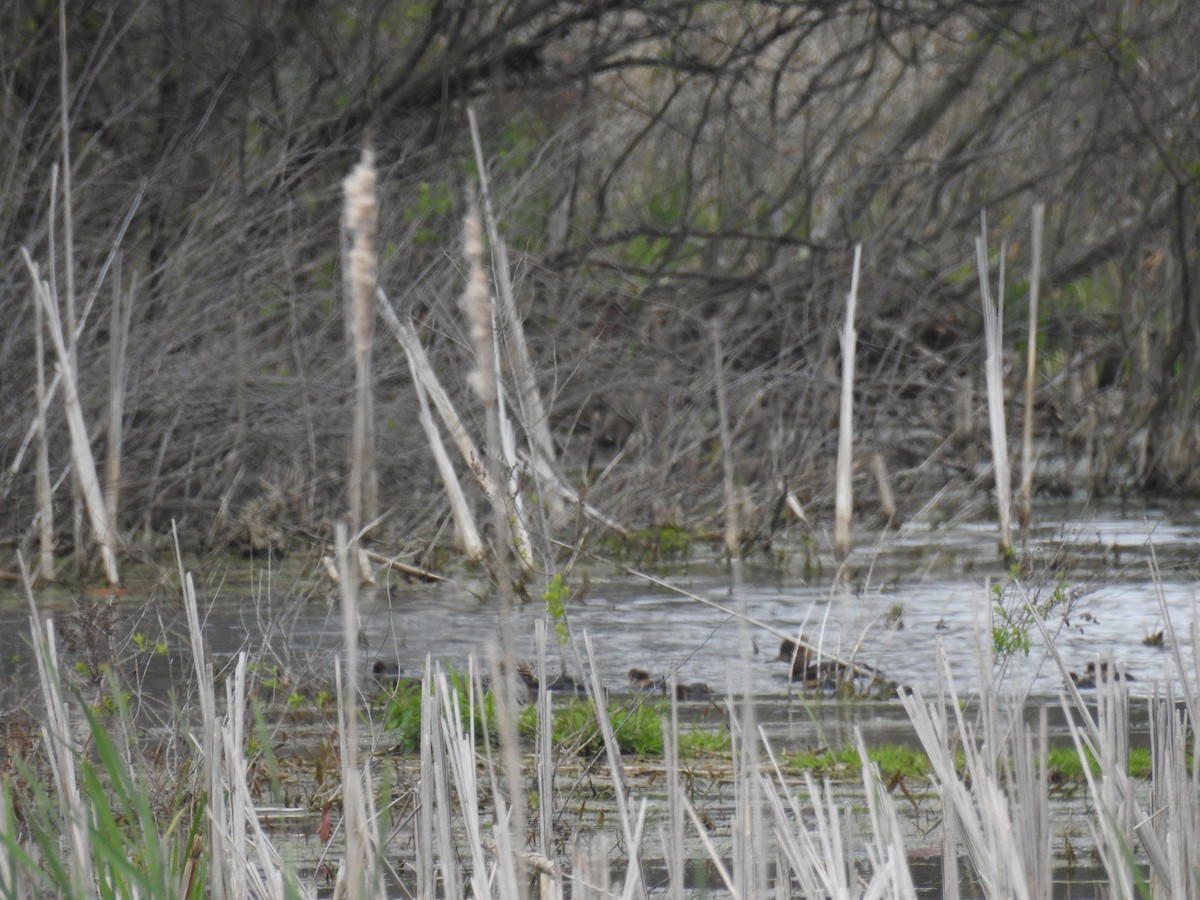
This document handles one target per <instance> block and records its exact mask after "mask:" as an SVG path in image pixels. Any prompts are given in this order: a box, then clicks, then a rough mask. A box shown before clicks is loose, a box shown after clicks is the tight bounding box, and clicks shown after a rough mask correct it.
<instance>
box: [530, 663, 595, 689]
mask: <svg viewBox="0 0 1200 900" xmlns="http://www.w3.org/2000/svg"><path fill="white" fill-rule="evenodd" d="M517 674H518V675H520V676H521V681H523V682H525V689H526V690H528V691H529V696H530V697H537V696H539V695H540V694H541V691H542V688H543V687H545V689H546V690H547V691H549V692H550V693H552V694H574V695H576V696H578V697H585V696H587V688H586V687H585V686H584V684H583V682H581V681H576V680H575V679H574V678H572V677H571V676H570V675H567V674H566V673H562V674H559V675H557V676H555V677H554V678H552V679H550V681H547V682H546V683H545V685H543V684H542V683H541V682H540V681H539V679H538V677H537V675H536V674H534V671H533V668H532V667H531V666H530V665H529V663H527V662H525V661H524V660H522V661H520V662H518V663H517Z"/></svg>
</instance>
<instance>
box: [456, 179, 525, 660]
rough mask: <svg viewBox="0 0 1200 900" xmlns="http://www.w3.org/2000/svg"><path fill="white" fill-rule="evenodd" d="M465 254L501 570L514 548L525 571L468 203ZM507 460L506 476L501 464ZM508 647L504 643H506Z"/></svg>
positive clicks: (475, 213)
mask: <svg viewBox="0 0 1200 900" xmlns="http://www.w3.org/2000/svg"><path fill="white" fill-rule="evenodd" d="M463 257H464V259H465V260H466V263H467V286H466V289H465V290H464V291H463V296H462V308H463V313H464V314H465V316H466V318H467V323H468V326H469V330H470V334H471V346H472V348H473V349H474V352H475V369H474V370H473V371H472V372H471V375H470V378H469V381H470V383H471V387H472V389H473V390H474V391H475V395H476V396H477V397H478V398H479V402H480V403H481V404H482V406H483V409H484V417H485V421H486V437H487V441H486V443H487V448H488V449H487V459H486V464H487V473H488V477H489V479H490V480H491V483H492V484H494V485H495V486H496V487H497V488H498V490H497V492H496V493H495V495H494V496H493V497H492V511H493V514H494V519H495V528H496V535H497V538H498V540H497V545H496V552H497V556H498V560H497V562H498V563H499V568H500V571H501V572H503V571H504V569H505V568H506V563H507V560H508V555H509V553H510V552H511V553H514V554H515V556H516V558H517V564H518V566H520V567H521V568H522V569H523V570H524V571H526V572H528V571H530V569H531V567H532V565H533V552H532V549H533V548H532V544H531V543H530V540H529V533H528V531H527V530H526V526H525V520H524V516H523V515H522V511H521V506H520V497H519V495H518V493H517V490H516V487H517V485H516V480H515V479H516V468H515V463H516V460H515V457H513V454H512V453H511V452H510V451H509V450H506V447H510V440H508V439H506V437H505V425H506V423H505V422H502V419H501V410H502V406H501V402H502V401H501V397H500V385H499V369H498V368H497V362H496V339H495V331H494V328H493V312H492V300H491V292H490V291H489V290H488V279H487V274H486V272H485V271H484V265H483V227H482V225H481V224H480V221H479V208H478V207H477V206H476V205H475V204H474V203H472V204H471V208H470V210H469V211H468V213H467V216H466V219H465V220H464V221H463ZM506 460H507V461H508V462H509V464H510V465H509V473H510V474H509V477H505V474H504V472H503V467H504V464H505V462H506ZM500 583H501V589H502V591H504V590H507V587H506V585H507V583H508V582H507V579H506V578H501V579H500ZM505 649H506V651H507V649H508V648H507V647H506V648H505Z"/></svg>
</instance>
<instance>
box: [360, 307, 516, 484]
mask: <svg viewBox="0 0 1200 900" xmlns="http://www.w3.org/2000/svg"><path fill="white" fill-rule="evenodd" d="M375 299H376V301H377V302H376V308H377V309H378V310H379V314H380V315H381V316H382V317H383V322H384V324H385V325H387V327H388V329H389V330H390V331H391V332H392V336H393V337H394V338H395V339H396V343H398V344H399V345H400V347H401V348H402V349H403V350H404V354H405V356H406V357H407V359H408V363H409V366H410V367H411V369H412V371H413V372H414V377H415V378H416V380H417V381H419V382H420V383H421V384H422V386H423V387H424V389H425V392H426V394H427V395H428V399H430V400H432V401H433V405H434V408H435V409H436V410H437V411H438V416H439V417H440V418H441V420H442V424H443V425H445V426H446V430H447V431H449V432H450V438H451V440H453V441H454V444H455V446H457V447H458V452H459V455H461V456H462V458H463V461H464V462H465V463H466V464H467V468H468V469H469V470H470V471H471V475H472V477H474V478H475V481H476V483H477V484H478V485H479V489H480V490H481V491H483V495H484V499H486V500H487V501H488V503H489V504H493V503H495V502H496V501H495V497H496V495H497V489H496V485H495V484H494V483H493V481H492V478H491V475H490V474H489V473H488V471H487V466H486V465H485V463H484V459H483V454H482V453H480V452H479V449H478V448H477V447H476V446H475V441H474V440H473V439H472V438H471V435H470V433H469V432H468V431H467V428H466V426H465V425H464V424H463V421H462V419H461V418H460V417H459V415H458V410H456V409H455V408H454V403H453V402H452V401H451V400H450V395H449V394H447V393H446V389H445V388H443V387H442V383H441V381H439V380H438V377H437V373H436V372H434V370H433V365H432V364H431V363H430V362H429V357H428V356H427V355H426V354H425V348H424V347H422V346H421V341H420V338H418V337H417V332H416V330H415V329H414V328H413V326H412V323H411V322H402V321H400V319H399V317H398V316H397V315H396V312H395V310H393V309H392V305H391V303H390V302H389V301H388V299H387V295H386V294H384V292H383V290H382V289H380V290H377V291H376V292H375Z"/></svg>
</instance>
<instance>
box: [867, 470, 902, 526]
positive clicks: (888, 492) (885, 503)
mask: <svg viewBox="0 0 1200 900" xmlns="http://www.w3.org/2000/svg"><path fill="white" fill-rule="evenodd" d="M871 474H872V475H874V476H875V488H876V490H878V491H879V515H880V518H882V519H883V524H884V525H887V526H888V527H889V528H890V527H892V526H895V525H897V524H898V523H897V520H896V497H895V495H894V494H893V493H892V483H891V480H890V479H889V478H888V470H887V463H886V462H885V461H884V458H883V454H882V453H872V454H871Z"/></svg>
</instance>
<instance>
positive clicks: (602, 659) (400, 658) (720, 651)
mask: <svg viewBox="0 0 1200 900" xmlns="http://www.w3.org/2000/svg"><path fill="white" fill-rule="evenodd" d="M1041 519H1042V521H1044V522H1048V523H1050V522H1052V523H1053V524H1044V525H1041V526H1038V527H1035V528H1033V529H1032V530H1031V533H1030V535H1029V537H1028V540H1027V541H1026V542H1025V544H1024V545H1023V547H1022V549H1021V558H1022V559H1023V560H1024V561H1025V564H1024V571H1023V572H1022V573H1020V578H1019V579H1018V581H1016V582H1014V581H1013V580H1012V579H1011V574H1012V568H1011V567H1010V565H1009V564H1006V563H1005V562H1004V561H1003V560H1001V559H1000V558H999V556H998V553H997V551H996V535H997V530H996V526H995V523H994V522H992V521H987V520H983V519H980V518H974V519H960V520H957V521H945V522H932V523H930V522H913V523H911V524H909V525H907V526H904V527H902V528H901V529H898V530H888V531H882V532H874V533H871V534H867V535H863V536H861V537H860V544H859V545H858V547H857V548H856V550H855V551H854V553H853V554H852V555H851V557H850V559H849V560H848V561H847V562H846V563H845V564H844V565H843V566H841V567H838V566H836V565H835V564H834V562H833V561H832V555H831V554H830V553H829V552H828V549H827V547H825V546H823V543H822V538H821V536H820V535H816V536H815V537H814V538H813V539H811V540H808V541H807V543H806V546H807V547H808V548H809V549H807V550H801V549H796V548H792V549H789V550H778V549H777V550H776V551H774V552H773V553H771V554H769V555H768V554H765V553H764V554H760V555H759V556H757V557H753V558H751V559H749V560H748V561H747V562H746V564H745V565H744V567H743V568H742V571H741V573H740V581H739V580H738V578H735V576H734V574H733V573H732V572H730V571H729V570H728V567H726V566H724V565H722V564H721V563H720V562H718V561H717V560H716V559H715V558H711V559H709V558H704V557H703V555H702V554H701V553H694V554H693V556H692V558H691V559H690V560H689V561H686V562H684V561H678V560H676V561H671V562H668V563H666V564H661V565H658V566H654V567H650V566H648V565H647V566H645V567H643V566H640V565H639V564H638V562H637V561H630V562H629V563H628V566H627V565H625V564H624V563H621V564H617V563H611V562H608V563H593V564H591V565H589V566H588V567H586V569H584V568H583V567H580V568H577V569H576V570H574V571H573V572H572V573H570V575H569V578H568V584H569V585H570V586H571V587H572V588H574V591H573V595H572V597H571V598H569V599H568V600H567V602H566V604H565V610H566V616H565V623H564V624H565V626H566V627H567V628H568V629H569V631H570V633H571V635H572V636H573V637H574V638H575V640H571V641H568V642H561V643H560V642H558V641H556V640H554V639H553V638H552V639H551V640H550V641H549V645H550V646H549V658H550V664H549V668H550V669H551V670H552V671H553V672H557V671H558V669H560V668H565V669H566V671H567V672H568V673H569V674H572V675H574V676H579V675H581V673H582V667H583V665H584V662H585V661H584V660H583V658H582V656H583V653H584V650H583V641H582V640H581V638H582V636H583V635H585V634H586V635H587V636H588V637H589V638H590V641H591V645H592V647H593V651H594V660H595V664H596V666H597V668H598V671H599V673H600V676H601V679H602V680H603V682H604V683H605V685H606V686H607V687H608V689H609V690H610V691H618V692H619V691H622V690H624V689H625V688H626V686H627V673H628V671H629V669H630V668H632V667H637V668H641V669H644V670H647V671H650V672H652V673H654V674H665V673H666V672H667V671H675V672H676V673H677V677H678V679H679V680H680V681H681V682H694V681H703V682H706V683H707V684H708V685H710V686H711V687H712V688H713V689H714V690H715V691H717V692H719V693H722V692H725V691H726V690H727V688H728V687H729V686H730V685H734V686H736V687H739V688H740V686H741V685H743V683H744V681H743V678H744V675H743V672H747V671H748V676H749V683H750V686H751V687H752V688H753V690H754V692H755V694H756V695H758V696H760V697H764V698H766V697H773V696H780V695H786V694H787V693H788V691H789V684H788V679H787V677H786V676H787V670H788V667H787V666H786V664H784V663H781V662H778V661H777V660H776V659H775V657H776V656H777V655H778V652H779V634H795V633H801V632H802V633H803V634H804V635H805V636H806V638H807V639H808V640H809V641H810V642H811V643H814V644H817V645H818V646H819V647H821V648H822V650H824V651H825V652H828V653H830V654H832V655H834V656H837V657H841V658H850V657H852V658H854V659H855V660H857V661H859V662H862V663H865V664H868V665H871V666H874V667H876V668H877V669H879V670H880V671H881V672H882V673H883V674H884V675H885V676H886V677H887V678H888V679H890V680H891V681H894V682H896V683H899V684H902V685H907V686H910V687H913V688H918V689H920V690H921V691H922V692H923V693H924V694H925V695H927V696H928V695H931V694H933V693H934V692H936V691H937V690H938V689H939V687H940V686H941V685H942V684H943V679H942V677H941V670H940V668H939V666H938V665H937V664H936V660H937V659H938V654H939V653H944V655H945V658H946V661H947V664H948V666H949V671H950V672H951V674H952V676H953V680H954V684H955V687H956V689H957V690H958V692H959V693H960V694H962V695H970V694H971V693H972V692H973V691H974V690H975V689H976V687H977V686H978V684H979V678H980V672H979V662H978V659H979V654H978V648H979V644H980V640H981V636H986V637H987V639H988V641H990V632H989V631H988V627H989V623H990V624H991V626H1002V625H1004V621H1003V614H1002V613H1001V612H998V610H1000V609H1004V610H1008V611H1009V613H1010V614H1014V615H1016V614H1019V612H1020V611H1021V608H1022V605H1023V600H1024V599H1029V600H1030V601H1031V602H1032V603H1033V604H1034V605H1035V606H1038V607H1040V608H1041V609H1042V611H1043V613H1044V616H1045V620H1044V621H1045V626H1046V628H1047V630H1048V632H1049V633H1050V635H1051V636H1052V637H1053V642H1054V646H1055V647H1056V648H1057V650H1058V652H1059V653H1060V654H1061V656H1062V658H1063V660H1064V662H1065V664H1066V665H1067V666H1068V668H1070V669H1073V670H1077V671H1080V672H1082V671H1083V669H1084V667H1085V666H1086V665H1087V663H1088V661H1089V660H1093V659H1095V658H1096V657H1097V656H1100V657H1108V656H1111V657H1112V658H1113V659H1115V660H1116V662H1117V663H1118V664H1119V665H1121V666H1122V667H1123V668H1125V669H1126V670H1127V671H1128V672H1130V673H1132V674H1134V675H1135V676H1136V677H1137V678H1138V680H1137V681H1136V682H1132V683H1131V685H1130V688H1131V690H1132V692H1133V693H1134V694H1135V695H1137V694H1147V693H1148V692H1149V691H1150V690H1151V689H1152V687H1153V684H1154V683H1155V681H1156V680H1161V679H1168V680H1172V679H1175V678H1176V672H1177V671H1178V669H1177V666H1176V665H1175V660H1174V655H1175V653H1177V652H1178V653H1182V654H1183V655H1184V658H1185V659H1187V660H1191V658H1192V656H1191V654H1192V650H1193V644H1192V625H1193V623H1194V622H1195V621H1196V618H1197V616H1196V599H1197V597H1196V589H1195V578H1196V572H1197V565H1198V564H1200V515H1197V513H1196V511H1194V510H1192V509H1183V508H1180V509H1164V508H1161V507H1156V508H1137V509H1132V508H1129V507H1125V508H1103V507H1096V508H1084V509H1079V510H1072V509H1069V508H1063V509H1056V510H1053V511H1043V512H1042V515H1041ZM585 571H586V578H584V576H583V573H584V572H585ZM639 571H640V572H642V573H643V575H644V577H643V575H639V574H634V573H635V572H639ZM164 578H165V580H166V581H167V582H168V584H167V586H166V587H165V588H163V587H162V585H160V586H159V589H158V590H157V591H156V592H155V593H154V594H153V595H147V597H139V596H138V595H137V594H136V593H134V594H131V595H129V596H126V597H124V598H122V599H121V600H119V601H118V609H119V611H120V612H119V616H120V618H121V623H120V627H123V628H124V630H125V631H127V632H140V633H143V634H146V635H147V636H148V637H150V638H152V639H157V638H158V637H160V636H162V637H164V638H165V640H166V641H167V644H168V647H169V649H170V650H171V651H174V650H176V649H184V648H186V647H187V646H188V643H187V638H186V635H185V634H184V633H183V629H182V610H181V607H180V604H179V603H178V597H177V594H176V591H175V590H173V589H172V586H171V584H170V582H171V580H172V576H171V573H169V572H167V574H166V575H165V576H164ZM196 578H197V589H198V595H199V598H200V603H201V606H202V608H206V615H205V613H204V612H202V615H204V617H205V628H206V637H207V639H208V641H209V646H210V647H211V649H212V650H213V652H214V654H216V655H217V657H218V658H220V657H222V656H223V655H228V654H231V653H233V652H235V651H238V650H243V649H245V650H248V651H249V652H250V654H251V658H252V659H253V658H259V659H266V660H271V659H277V660H278V661H279V662H280V663H281V664H282V665H285V666H287V667H291V668H295V669H297V670H298V671H300V672H301V673H303V675H304V677H305V678H309V679H317V680H319V679H320V678H321V677H322V673H323V674H324V676H326V677H328V675H329V673H330V672H331V666H332V662H333V660H334V659H335V657H336V654H337V653H338V651H339V649H340V648H341V646H342V644H343V635H342V624H341V621H342V620H341V611H340V608H339V606H338V604H337V602H336V592H335V589H334V587H333V585H331V584H329V583H328V582H327V580H326V579H325V577H324V575H323V573H322V571H321V570H320V567H319V566H318V565H317V563H316V561H315V560H311V561H309V560H299V559H290V560H284V561H283V562H282V563H267V564H262V563H254V562H252V561H251V562H248V563H244V564H239V566H238V567H236V568H235V567H232V566H231V567H228V568H225V569H224V570H221V571H200V572H197V573H196ZM174 580H175V581H177V579H174ZM542 587H543V585H542V584H539V583H538V581H537V579H532V580H531V583H530V594H531V595H532V597H533V599H531V600H528V601H526V602H525V603H524V604H523V605H522V606H521V608H520V609H518V610H516V611H515V612H513V613H512V614H511V616H512V618H511V624H512V633H513V635H514V643H515V645H516V647H515V653H516V655H517V656H518V657H525V658H527V659H530V660H533V659H534V658H536V651H537V648H536V646H535V642H534V630H535V629H534V624H535V622H536V621H537V620H539V619H542V620H546V619H547V618H548V617H547V615H546V611H545V606H544V604H543V603H541V602H540V601H539V600H538V599H537V595H538V593H539V592H540V590H541V589H542ZM13 599H14V602H12V603H10V604H8V605H6V606H5V608H4V610H3V620H0V626H2V630H0V656H2V658H3V659H4V660H5V661H6V664H7V665H12V661H13V660H15V659H19V658H21V657H22V656H23V655H24V654H23V653H22V650H21V648H22V645H23V643H24V640H25V638H24V634H25V632H26V631H27V621H28V607H27V606H26V604H25V603H24V602H21V601H19V594H17V593H16V592H15V591H14V593H13ZM39 602H41V600H39ZM47 605H48V608H51V609H52V608H53V607H54V606H55V605H56V604H53V603H52V602H51V601H47ZM989 612H991V614H992V619H990V620H989V619H988V615H989ZM60 614H61V613H60ZM502 615H503V610H502V604H501V603H500V602H499V599H498V598H496V597H495V596H493V595H492V594H490V593H489V591H488V586H487V584H486V583H485V582H482V581H469V580H459V581H445V582H442V583H438V584H425V583H413V582H411V581H407V580H404V579H402V578H398V577H396V576H394V575H390V574H389V573H388V572H387V571H380V572H379V573H378V574H377V584H376V585H375V586H373V587H369V588H364V589H363V591H362V592H361V593H360V614H359V630H360V634H359V646H360V648H361V655H362V658H363V660H364V665H366V666H369V665H370V664H371V663H372V662H373V661H375V660H382V661H384V662H385V663H386V664H388V665H389V666H396V667H398V668H399V670H400V671H401V672H402V673H406V674H411V675H414V676H419V675H420V674H421V672H422V671H423V669H424V666H425V661H426V659H427V658H432V659H433V660H435V661H438V662H441V663H443V664H446V665H448V666H452V667H455V668H457V669H460V670H464V669H465V668H466V666H467V661H468V658H469V657H470V656H471V655H472V654H474V655H475V656H476V658H480V659H481V658H482V656H483V651H484V648H485V647H486V646H487V645H488V643H489V642H495V641H496V639H497V637H498V634H499V624H500V618H501V616H502ZM548 626H549V627H548V630H549V631H550V633H551V634H552V635H553V634H554V623H553V622H550V623H548ZM1168 626H1169V627H1168ZM1164 631H1165V632H1166V634H1165V635H1164V638H1163V640H1162V641H1161V642H1156V641H1153V640H1150V639H1151V638H1153V637H1154V636H1156V635H1158V634H1159V633H1162V632H1164ZM1014 633H1015V634H1016V635H1017V636H1018V637H1027V638H1028V652H1024V650H1023V649H1017V650H1016V652H1013V653H1012V654H1011V655H1009V656H1008V657H1007V662H1006V663H1005V665H1004V667H1003V670H1002V672H1000V673H999V677H1001V678H1002V679H1003V685H1004V687H1005V688H1006V689H1010V690H1012V691H1014V692H1018V693H1021V694H1027V695H1029V697H1030V699H1031V701H1033V702H1040V701H1050V700H1052V699H1053V698H1054V697H1055V696H1056V695H1057V693H1058V692H1059V690H1060V689H1061V688H1062V686H1063V675H1062V673H1061V671H1060V669H1059V668H1058V666H1057V665H1056V664H1055V663H1054V661H1053V660H1051V659H1048V658H1047V654H1046V652H1045V646H1046V645H1045V641H1044V640H1043V637H1042V634H1041V633H1040V632H1039V630H1038V629H1037V628H1036V627H1035V626H1033V625H1032V624H1030V623H1029V622H1028V621H1026V622H1025V623H1024V625H1023V626H1022V627H1020V628H1018V629H1016V631H1015V632H1014ZM1172 635H1173V636H1174V638H1175V641H1174V643H1172V641H1171V640H1170V639H1169V638H1170V637H1171V636H1172ZM170 655H171V656H172V657H173V656H174V655H175V654H174V652H172V653H171V654H170ZM744 663H748V667H747V666H745V665H744ZM169 669H170V666H169V664H167V663H159V664H158V665H156V666H153V667H151V669H150V671H149V672H148V676H147V677H149V678H151V679H152V682H151V683H152V684H153V679H158V678H169V677H171V676H170V671H169ZM997 671H998V670H997ZM997 671H989V672H988V673H987V675H986V677H988V678H994V677H997ZM154 686H155V687H156V688H157V687H159V686H160V685H157V684H155V685H154Z"/></svg>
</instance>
